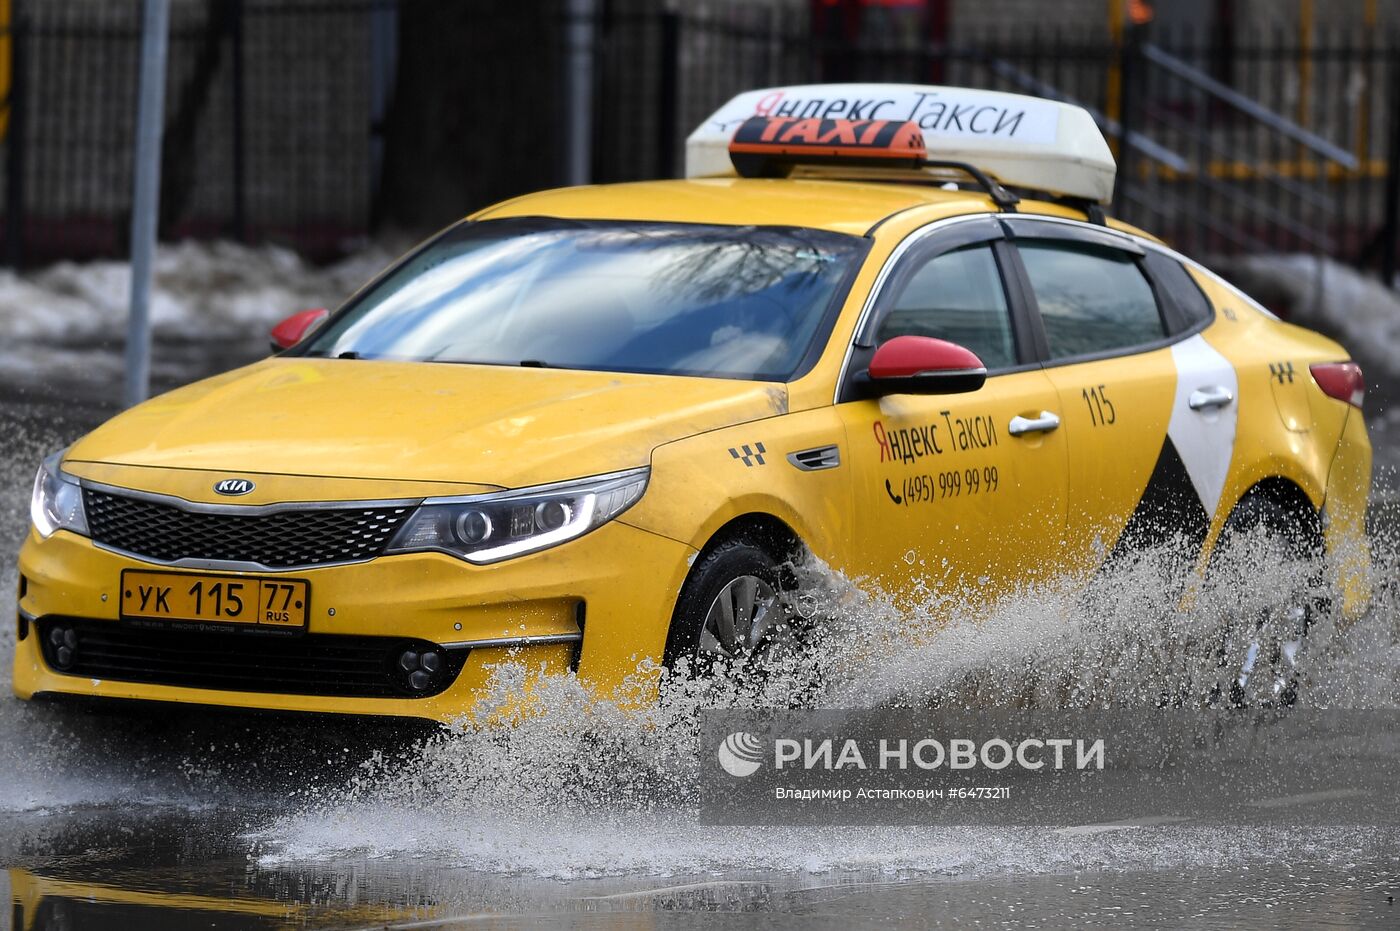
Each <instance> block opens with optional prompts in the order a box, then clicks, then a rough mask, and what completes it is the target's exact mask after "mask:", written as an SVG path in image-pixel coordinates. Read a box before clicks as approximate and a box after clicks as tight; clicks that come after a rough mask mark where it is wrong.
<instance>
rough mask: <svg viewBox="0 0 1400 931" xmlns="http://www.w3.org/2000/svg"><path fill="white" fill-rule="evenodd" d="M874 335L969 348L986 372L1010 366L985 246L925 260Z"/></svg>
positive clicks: (1012, 352) (1002, 303) (999, 292)
mask: <svg viewBox="0 0 1400 931" xmlns="http://www.w3.org/2000/svg"><path fill="white" fill-rule="evenodd" d="M876 336H877V339H878V340H879V342H884V341H885V340H887V339H892V338H894V337H896V336H932V337H934V338H935V339H946V340H948V341H949V342H952V343H957V344H958V345H960V346H965V347H967V348H968V349H971V350H972V351H973V352H975V353H977V357H978V358H979V359H981V360H982V364H983V365H985V366H987V368H989V369H997V368H1007V367H1009V366H1012V365H1015V364H1016V341H1015V338H1014V337H1013V336H1012V330H1011V312H1010V310H1009V309H1008V305H1007V302H1006V292H1005V290H1004V289H1003V288H1002V284H1001V273H1000V271H999V270H998V269H997V262H996V257H995V256H994V255H992V249H991V247H990V246H988V245H985V244H983V245H976V246H968V247H966V248H963V249H955V250H953V251H952V252H945V253H943V254H942V255H938V256H934V257H933V258H931V259H929V260H928V261H927V262H926V263H925V264H924V266H923V267H922V268H920V269H919V270H918V271H916V272H914V274H913V276H912V277H910V278H909V279H908V283H907V284H905V285H904V287H903V289H902V290H901V291H900V292H899V294H897V295H896V296H895V300H894V306H893V307H891V308H890V312H889V315H888V316H887V317H885V319H884V322H883V323H881V324H880V331H879V333H878V334H876Z"/></svg>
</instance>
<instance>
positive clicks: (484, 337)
mask: <svg viewBox="0 0 1400 931" xmlns="http://www.w3.org/2000/svg"><path fill="white" fill-rule="evenodd" d="M867 245H868V244H867V243H866V242H865V241H864V240H862V239H859V238H857V237H854V236H845V235H841V234H838V233H829V232H823V231H820V230H812V229H802V228H795V227H754V226H747V227H736V226H702V225H693V224H672V223H620V222H580V221H569V220H547V219H521V220H488V221H483V222H478V223H466V224H463V225H461V226H459V227H457V228H455V229H453V230H451V231H449V232H448V233H447V234H445V235H444V236H443V237H442V238H440V239H438V240H437V241H436V242H434V243H432V244H430V245H429V246H428V247H426V248H425V249H423V250H421V251H420V252H418V253H416V254H415V255H413V256H411V257H410V258H408V259H407V260H405V261H404V263H403V264H402V265H400V266H399V267H398V268H397V269H395V270H393V271H391V272H390V273H389V274H388V275H386V276H385V277H384V278H383V279H381V280H380V281H379V282H378V283H376V284H375V285H373V286H372V287H371V288H369V289H368V290H367V291H366V292H365V293H364V294H362V295H360V296H359V297H358V298H357V299H356V300H355V301H354V303H353V304H351V305H350V306H348V307H347V308H346V309H345V310H344V311H343V312H342V313H341V314H339V315H337V316H336V317H335V318H334V319H332V321H331V322H330V323H329V324H328V325H327V326H326V327H325V329H324V330H323V331H322V332H321V333H320V334H318V335H317V336H316V337H314V339H313V340H312V342H311V344H310V346H309V347H308V349H307V351H306V354H307V355H312V356H331V357H347V358H360V359H392V360H403V361H422V362H459V363H474V364H485V365H524V366H539V367H547V368H564V369H590V370H595V371H617V372H643V373H657V374H675V375H702V376H711V377H717V378H742V379H757V380H768V381H783V380H787V379H790V378H792V377H794V376H795V375H796V374H798V373H799V369H801V368H802V367H803V365H804V360H806V359H807V358H808V355H809V350H811V349H813V347H814V344H815V342H816V341H817V339H818V338H819V337H822V336H824V335H825V333H826V332H827V331H829V329H830V325H831V319H830V318H831V316H832V311H833V310H834V308H835V307H836V306H837V305H838V304H839V301H840V299H841V297H843V296H844V294H843V292H844V289H845V288H846V286H847V283H848V282H849V280H850V273H851V272H852V270H853V269H854V268H855V267H856V266H857V265H858V264H859V262H860V260H861V258H862V257H863V256H864V254H865V251H866V248H867Z"/></svg>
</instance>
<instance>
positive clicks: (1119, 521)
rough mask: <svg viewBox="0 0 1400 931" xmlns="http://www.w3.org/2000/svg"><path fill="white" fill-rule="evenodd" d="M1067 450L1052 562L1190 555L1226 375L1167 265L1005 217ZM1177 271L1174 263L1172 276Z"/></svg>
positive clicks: (1210, 507)
mask: <svg viewBox="0 0 1400 931" xmlns="http://www.w3.org/2000/svg"><path fill="white" fill-rule="evenodd" d="M1007 226H1008V227H1009V228H1010V229H1011V230H1012V231H1013V232H1014V239H1015V243H1016V255H1017V258H1018V259H1019V272H1020V274H1022V275H1023V276H1024V286H1025V288H1026V290H1027V292H1028V294H1029V296H1030V300H1031V303H1032V305H1033V308H1034V320H1035V326H1036V330H1037V339H1039V340H1042V341H1043V342H1042V352H1043V354H1044V358H1045V360H1046V361H1045V364H1046V368H1045V372H1046V374H1047V376H1048V377H1049V379H1050V381H1051V382H1052V383H1053V385H1054V387H1055V390H1056V392H1057V394H1058V404H1059V406H1060V408H1061V410H1062V411H1063V429H1064V431H1065V439H1066V442H1067V444H1068V457H1069V470H1068V471H1069V500H1068V511H1067V518H1066V523H1067V532H1066V540H1067V546H1066V549H1065V563H1066V565H1067V567H1068V568H1071V569H1085V568H1091V567H1095V566H1097V565H1099V564H1101V563H1102V562H1103V561H1105V560H1106V559H1109V558H1111V557H1112V556H1113V555H1114V554H1115V552H1119V553H1121V552H1123V551H1126V550H1131V549H1135V548H1139V547H1144V546H1153V545H1156V544H1159V543H1163V542H1165V541H1167V540H1169V539H1172V538H1180V539H1182V540H1183V541H1184V542H1186V543H1187V544H1188V545H1189V546H1194V547H1196V548H1199V547H1200V546H1201V545H1202V544H1203V543H1204V540H1205V537H1206V532H1207V530H1208V528H1209V522H1210V517H1211V515H1212V514H1213V512H1214V510H1215V508H1216V506H1217V505H1218V502H1219V499H1220V494H1221V490H1222V487H1223V485H1224V481H1225V476H1226V473H1227V471H1228V468H1229V461H1230V454H1231V451H1232V450H1233V445H1234V399H1235V394H1236V391H1237V388H1236V384H1235V379H1234V369H1233V368H1232V367H1231V366H1230V364H1229V363H1228V362H1227V361H1226V360H1225V359H1224V358H1223V357H1222V356H1221V355H1220V354H1219V353H1218V352H1216V351H1215V350H1214V349H1212V348H1211V347H1210V346H1209V345H1208V344H1207V343H1206V342H1205V341H1204V340H1203V339H1202V338H1201V337H1200V336H1199V335H1196V334H1195V333H1194V332H1193V331H1198V330H1199V329H1200V327H1201V326H1203V325H1204V323H1205V321H1204V320H1203V319H1200V320H1195V321H1189V320H1187V319H1186V315H1185V311H1184V310H1183V308H1182V307H1181V305H1180V302H1179V301H1177V300H1176V299H1175V298H1174V297H1173V296H1172V293H1171V290H1170V289H1171V288H1172V287H1175V286H1179V284H1180V283H1179V282H1169V281H1167V280H1165V279H1166V278H1168V277H1170V276H1169V275H1168V274H1166V273H1165V272H1164V270H1163V268H1162V267H1161V266H1160V260H1163V259H1165V260H1166V261H1173V260H1170V259H1167V257H1165V256H1162V255H1159V254H1154V255H1152V256H1151V257H1149V254H1148V251H1147V250H1146V249H1145V248H1144V247H1142V246H1141V245H1139V244H1138V243H1137V242H1136V241H1134V240H1132V239H1130V238H1128V237H1126V236H1122V235H1119V234H1115V233H1111V232H1109V231H1107V230H1104V229H1103V228H1101V227H1092V226H1087V225H1083V226H1081V225H1076V224H1067V223H1061V222H1049V221H1044V220H1036V219H1033V218H1029V217H1022V218H1016V219H1013V220H1009V221H1007ZM1177 268H1178V269H1179V266H1177Z"/></svg>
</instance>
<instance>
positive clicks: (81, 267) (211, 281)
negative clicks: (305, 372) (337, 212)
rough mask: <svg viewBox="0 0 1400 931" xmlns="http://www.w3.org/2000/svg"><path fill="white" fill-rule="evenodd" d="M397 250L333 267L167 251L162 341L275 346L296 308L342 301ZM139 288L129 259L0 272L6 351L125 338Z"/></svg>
mask: <svg viewBox="0 0 1400 931" xmlns="http://www.w3.org/2000/svg"><path fill="white" fill-rule="evenodd" d="M396 245H398V244H397V243H394V244H385V243H376V244H374V245H371V246H370V247H368V248H366V249H364V250H363V251H361V252H359V253H356V254H355V255H353V256H351V257H349V258H347V259H344V260H342V261H341V262H338V263H336V264H334V265H330V266H326V267H323V268H321V267H316V266H313V265H310V264H308V263H307V262H305V261H303V260H302V259H301V258H300V257H299V256H297V254H296V253H294V252H292V251H290V250H287V249H283V248H280V247H278V246H270V245H264V246H244V245H240V244H237V243H230V242H213V243H203V242H182V243H177V244H172V245H162V246H161V247H160V249H159V250H158V252H157V255H156V263H155V288H154V291H153V294H152V300H151V319H152V321H153V323H154V330H155V334H156V336H157V338H163V339H176V340H202V339H214V340H222V339H228V338H230V337H234V338H237V337H248V338H250V339H258V340H265V339H266V333H267V330H268V328H269V327H271V326H272V325H273V324H275V323H277V321H279V320H281V319H282V318H284V317H286V316H288V315H289V314H291V313H294V312H295V311H298V310H303V309H305V308H307V307H334V306H336V305H337V304H339V303H340V302H341V301H343V300H344V299H345V298H346V297H348V296H349V295H350V294H352V293H353V292H354V291H355V290H356V289H357V288H359V287H360V285H362V284H364V283H365V282H366V281H368V280H369V279H370V278H372V277H373V276H374V275H375V274H376V273H378V272H379V271H380V270H381V269H383V268H384V267H385V266H386V265H388V264H389V263H390V262H391V261H393V259H394V258H395V256H397V255H398V254H399V252H401V251H402V250H401V249H397V248H395V246H396ZM130 287H131V267H130V265H129V264H128V263H126V262H116V261H99V262H87V263H83V264H77V263H73V262H60V263H58V264H56V265H53V266H50V267H48V268H44V269H41V270H38V271H31V272H23V273H20V274H16V273H15V272H13V271H0V353H7V352H8V351H15V350H20V351H25V350H26V349H27V347H34V346H36V345H37V346H54V345H83V344H91V343H94V342H109V341H119V340H121V339H122V338H123V337H124V334H125V332H126V319H127V303H128V299H129V295H130ZM26 344H27V346H26Z"/></svg>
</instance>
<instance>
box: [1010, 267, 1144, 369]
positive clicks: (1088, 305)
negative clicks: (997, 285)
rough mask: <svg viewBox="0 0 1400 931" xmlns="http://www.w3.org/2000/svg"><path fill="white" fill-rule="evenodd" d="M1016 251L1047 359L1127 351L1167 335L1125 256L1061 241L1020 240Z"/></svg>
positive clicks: (1141, 279) (1136, 271)
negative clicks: (1033, 301)
mask: <svg viewBox="0 0 1400 931" xmlns="http://www.w3.org/2000/svg"><path fill="white" fill-rule="evenodd" d="M1018 248H1019V250H1020V253H1021V259H1022V261H1023V262H1024V263H1025V266H1026V274H1027V276H1029V278H1030V282H1031V288H1032V289H1033V290H1034V291H1035V299H1036V303H1037V304H1038V305H1039V307H1040V316H1041V319H1042V320H1043V321H1044V324H1045V337H1046V339H1047V340H1048V341H1049V344H1050V357H1051V358H1053V359H1065V358H1070V357H1072V356H1082V355H1089V354H1093V353H1102V352H1109V351H1112V350H1115V349H1126V348H1129V347H1132V346H1140V345H1142V344H1143V343H1150V342H1153V341H1155V340H1159V339H1162V338H1163V337H1164V336H1166V335H1167V331H1166V327H1165V326H1164V325H1163V323H1162V314H1161V311H1160V310H1159V309H1158V307H1157V300H1156V297H1155V296H1154V295H1153V293H1152V286H1151V285H1150V284H1148V282H1147V278H1146V277H1145V276H1144V275H1143V273H1142V270H1141V269H1140V268H1138V266H1137V263H1136V262H1134V261H1133V257H1132V256H1130V255H1128V254H1127V253H1123V252H1118V251H1117V250H1114V249H1100V248H1096V247H1093V246H1082V245H1079V244H1077V243H1066V242H1064V241H1061V240H1046V241H1044V242H1035V241H1024V240H1023V241H1021V242H1019V243H1018Z"/></svg>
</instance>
